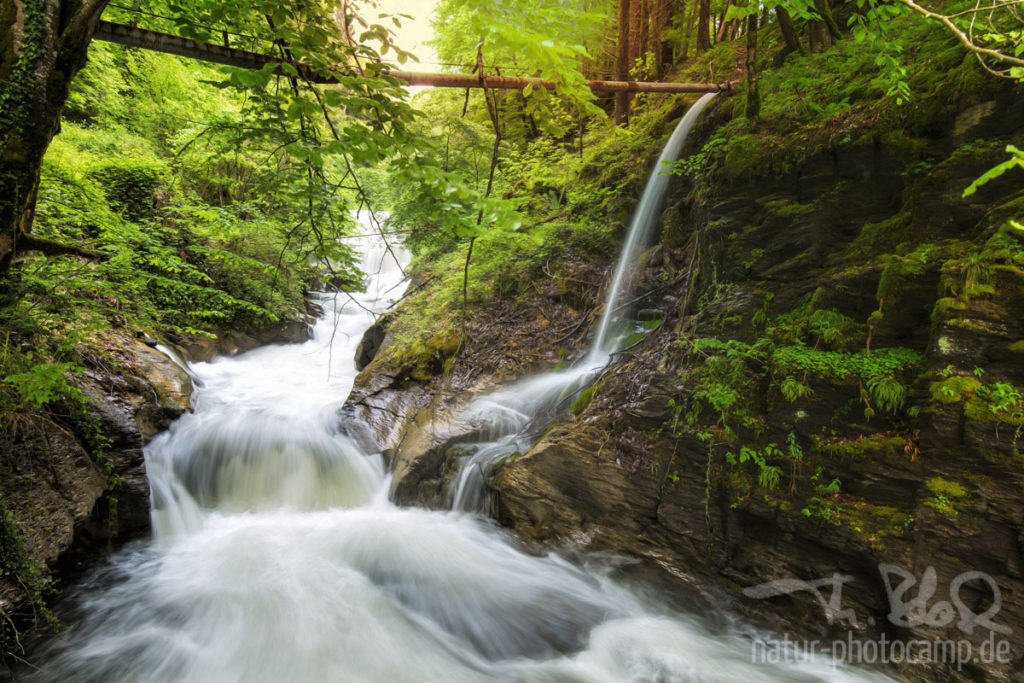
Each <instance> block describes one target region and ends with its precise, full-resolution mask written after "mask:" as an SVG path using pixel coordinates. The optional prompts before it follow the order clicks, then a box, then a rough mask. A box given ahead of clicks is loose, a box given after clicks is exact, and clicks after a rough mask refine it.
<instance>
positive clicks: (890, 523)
mask: <svg viewBox="0 0 1024 683" xmlns="http://www.w3.org/2000/svg"><path fill="white" fill-rule="evenodd" d="M835 513H836V517H837V518H838V523H839V525H840V526H843V527H845V528H847V529H849V530H850V531H852V532H853V533H854V534H856V535H857V537H858V538H860V539H861V540H862V541H865V542H867V543H880V542H881V541H882V540H883V539H890V538H901V537H903V536H904V535H905V534H906V532H907V530H908V529H909V528H910V527H911V526H912V525H913V523H914V516H913V515H911V514H909V513H907V512H903V511H902V510H899V509H897V508H895V507H892V506H889V505H875V504H872V503H869V502H868V501H865V500H862V499H858V498H853V497H850V496H843V501H842V505H838V506H835Z"/></svg>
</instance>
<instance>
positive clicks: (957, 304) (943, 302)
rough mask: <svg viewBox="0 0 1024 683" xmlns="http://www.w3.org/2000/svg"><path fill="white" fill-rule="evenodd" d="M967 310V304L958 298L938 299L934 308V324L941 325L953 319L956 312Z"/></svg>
mask: <svg viewBox="0 0 1024 683" xmlns="http://www.w3.org/2000/svg"><path fill="white" fill-rule="evenodd" d="M964 310H967V304H965V303H964V302H963V301H961V300H960V299H958V298H956V297H952V296H946V297H942V298H941V299H938V300H937V301H936V302H935V305H934V306H933V307H932V323H933V324H936V325H937V324H939V323H941V322H943V321H945V320H947V319H949V318H950V317H951V315H952V314H953V313H954V312H956V311H964Z"/></svg>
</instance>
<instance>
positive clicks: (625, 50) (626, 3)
mask: <svg viewBox="0 0 1024 683" xmlns="http://www.w3.org/2000/svg"><path fill="white" fill-rule="evenodd" d="M634 1H635V0H634ZM629 17H630V0H619V36H618V41H617V44H616V59H615V77H616V78H617V79H619V80H620V81H625V80H628V79H629V53H630V50H629ZM628 120H629V93H627V92H617V93H615V123H616V124H617V125H620V126H621V125H623V124H624V123H626V122H627V121H628Z"/></svg>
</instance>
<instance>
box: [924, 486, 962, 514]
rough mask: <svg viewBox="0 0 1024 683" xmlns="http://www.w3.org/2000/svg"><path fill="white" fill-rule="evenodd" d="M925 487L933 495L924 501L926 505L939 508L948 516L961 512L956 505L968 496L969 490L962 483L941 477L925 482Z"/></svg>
mask: <svg viewBox="0 0 1024 683" xmlns="http://www.w3.org/2000/svg"><path fill="white" fill-rule="evenodd" d="M925 487H926V488H927V489H928V491H929V492H931V493H932V494H933V495H932V497H931V498H926V499H925V500H924V501H923V503H924V505H927V506H928V507H930V508H933V509H935V510H938V511H939V512H940V513H942V514H943V515H946V516H947V517H956V516H957V515H958V514H959V513H958V512H957V510H956V507H955V505H956V503H957V502H959V501H961V500H962V499H963V498H964V497H966V496H967V490H966V489H965V488H964V487H963V486H962V485H961V484H959V483H957V482H955V481H949V480H948V479H943V478H941V477H932V478H931V479H929V480H928V481H927V482H926V483H925Z"/></svg>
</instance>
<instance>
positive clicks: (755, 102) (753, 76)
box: [746, 14, 761, 121]
mask: <svg viewBox="0 0 1024 683" xmlns="http://www.w3.org/2000/svg"><path fill="white" fill-rule="evenodd" d="M746 66H747V112H746V113H747V119H748V120H750V121H757V117H758V115H759V114H760V113H761V92H760V90H758V87H757V15H756V14H751V15H750V16H748V17H747V64H746Z"/></svg>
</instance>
